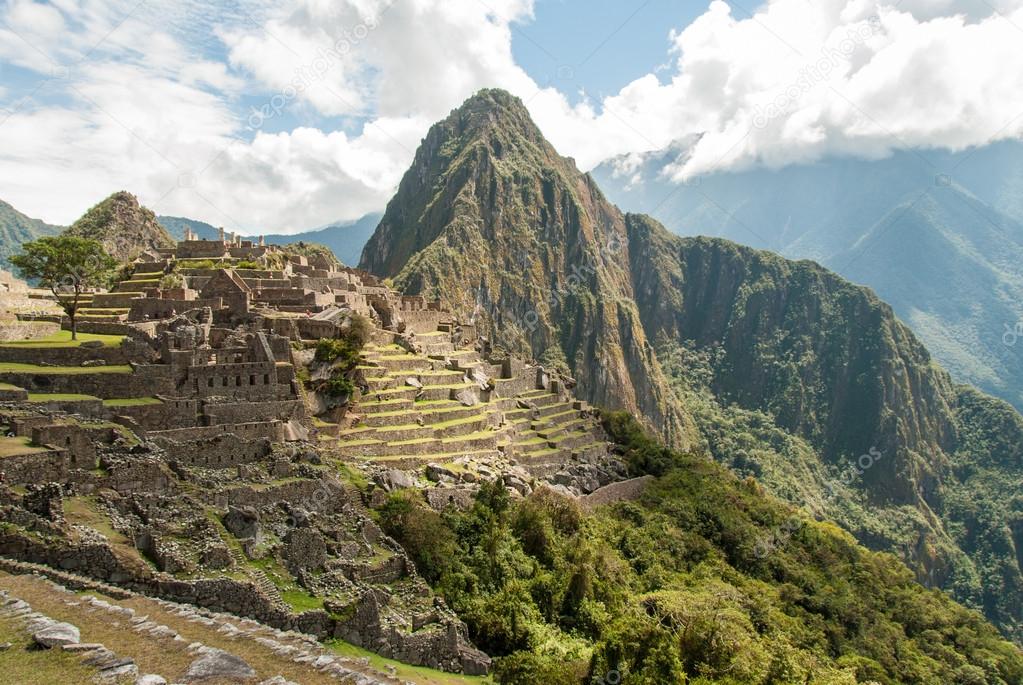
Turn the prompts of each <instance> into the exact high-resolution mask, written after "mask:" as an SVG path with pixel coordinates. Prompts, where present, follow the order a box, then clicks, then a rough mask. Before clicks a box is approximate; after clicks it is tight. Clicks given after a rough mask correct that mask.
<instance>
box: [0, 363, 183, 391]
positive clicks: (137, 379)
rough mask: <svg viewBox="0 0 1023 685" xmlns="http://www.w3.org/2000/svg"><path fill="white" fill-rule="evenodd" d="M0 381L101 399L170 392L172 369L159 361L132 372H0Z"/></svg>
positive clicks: (139, 366)
mask: <svg viewBox="0 0 1023 685" xmlns="http://www.w3.org/2000/svg"><path fill="white" fill-rule="evenodd" d="M0 382H4V383H11V384H13V385H16V386H18V387H20V388H25V389H26V390H28V391H30V392H39V393H71V394H83V395H93V396H95V397H99V398H102V399H113V398H134V397H152V396H154V395H158V394H160V395H173V394H174V390H175V383H174V379H173V369H171V368H170V367H168V366H163V365H159V364H140V365H138V366H136V367H135V370H134V372H133V373H104V372H97V373H75V374H68V373H37V372H32V371H5V372H0Z"/></svg>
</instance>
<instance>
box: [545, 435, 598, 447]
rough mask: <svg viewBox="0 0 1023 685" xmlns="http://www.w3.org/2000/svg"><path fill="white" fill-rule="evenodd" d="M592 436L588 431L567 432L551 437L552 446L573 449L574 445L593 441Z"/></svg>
mask: <svg viewBox="0 0 1023 685" xmlns="http://www.w3.org/2000/svg"><path fill="white" fill-rule="evenodd" d="M593 439H594V436H593V434H592V433H590V432H589V431H586V432H579V433H568V434H566V435H564V436H560V437H558V438H555V439H553V443H554V446H555V447H557V448H558V449H562V450H574V449H575V448H576V447H581V446H583V445H588V444H591V443H592V442H593Z"/></svg>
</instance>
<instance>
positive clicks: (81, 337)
mask: <svg viewBox="0 0 1023 685" xmlns="http://www.w3.org/2000/svg"><path fill="white" fill-rule="evenodd" d="M124 311H127V310H124ZM94 341H99V342H102V343H103V344H104V345H106V346H107V347H117V346H118V345H120V344H121V342H123V341H124V336H123V335H105V334H101V333H79V334H78V340H72V339H71V331H57V332H56V333H53V334H51V335H47V336H45V337H42V338H33V339H31V340H12V341H10V342H5V343H0V347H24V348H29V349H31V348H34V347H39V348H52V347H78V346H79V345H81V344H82V343H83V342H94Z"/></svg>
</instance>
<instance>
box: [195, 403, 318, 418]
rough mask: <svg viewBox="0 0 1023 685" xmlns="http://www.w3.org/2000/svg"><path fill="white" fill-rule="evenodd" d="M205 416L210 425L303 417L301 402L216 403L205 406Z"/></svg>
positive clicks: (303, 406)
mask: <svg viewBox="0 0 1023 685" xmlns="http://www.w3.org/2000/svg"><path fill="white" fill-rule="evenodd" d="M204 411H205V414H206V416H207V418H208V419H209V421H210V422H211V423H249V422H252V421H271V420H274V419H278V420H280V421H285V422H287V421H290V420H291V419H301V418H302V417H303V416H305V405H304V404H303V403H302V401H301V400H275V401H270V402H218V403H216V404H212V403H211V404H207V405H205V407H204Z"/></svg>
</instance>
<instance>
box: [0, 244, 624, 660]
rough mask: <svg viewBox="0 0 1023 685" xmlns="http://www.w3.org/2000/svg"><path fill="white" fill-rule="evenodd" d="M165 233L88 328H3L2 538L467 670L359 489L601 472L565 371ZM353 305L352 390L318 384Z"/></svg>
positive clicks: (450, 322)
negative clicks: (68, 338)
mask: <svg viewBox="0 0 1023 685" xmlns="http://www.w3.org/2000/svg"><path fill="white" fill-rule="evenodd" d="M186 237H187V238H189V239H186V240H185V241H182V242H179V243H178V244H177V246H176V247H174V248H169V249H166V250H160V251H159V252H158V253H157V254H151V255H146V256H144V257H142V258H141V259H140V260H139V261H138V262H137V263H136V264H135V265H134V270H133V273H132V275H131V276H130V277H129V278H127V279H126V280H123V281H121V282H120V283H118V284H117V285H116V286H115V287H113V288H112V289H111V290H110V291H109V292H104V293H99V292H97V293H93V294H92V295H91V297H89V298H88V301H87V303H86V305H85V306H84V308H83V309H82V310H81V313H80V315H79V316H80V323H79V325H78V329H79V331H80V332H83V333H92V334H96V337H97V340H92V341H86V342H83V343H81V344H79V345H67V346H45V345H40V346H38V347H36V346H32V345H24V344H19V345H0V423H2V425H3V426H4V427H5V435H4V436H3V437H0V455H2V456H0V479H2V480H0V513H2V516H0V519H2V520H3V521H4V522H5V523H4V524H3V526H2V527H0V556H3V557H7V558H9V559H13V560H18V561H20V562H30V563H36V564H44V565H46V566H47V567H52V568H57V569H61V570H62V571H63V572H69V573H73V574H80V575H81V576H87V577H90V578H93V579H97V580H100V581H104V582H108V583H112V584H116V585H119V586H121V587H124V588H126V589H129V590H132V591H135V592H140V593H144V594H147V595H150V596H154V597H160V598H163V599H166V600H170V601H175V602H183V603H188V604H192V605H195V606H199V607H204V608H206V609H210V610H213V611H223V612H228V613H233V614H236V615H239V616H245V617H249V618H253V619H256V620H258V621H260V622H262V623H265V624H267V625H269V626H273V627H275V628H280V629H284V630H297V631H301V632H303V633H308V634H310V635H314V636H316V637H317V638H320V639H326V638H341V639H343V640H345V641H348V642H350V643H353V644H356V645H359V646H362V647H365V648H367V649H371V650H373V651H376V652H378V653H379V654H381V655H383V656H387V657H392V658H395V659H398V660H401V661H404V662H407V663H410V664H415V665H425V666H430V667H434V668H439V669H443V670H448V671H454V672H462V673H469V674H480V673H485V672H487V670H488V669H489V665H490V659H489V657H487V655H485V654H483V653H482V652H480V651H479V650H477V649H475V648H474V647H473V646H472V644H471V643H470V642H469V639H468V636H467V633H466V629H465V626H464V625H463V624H462V623H461V622H460V621H459V620H458V619H457V617H455V616H454V614H453V613H452V612H451V611H450V610H448V609H447V608H446V607H445V606H444V603H443V601H442V600H441V599H440V598H439V597H435V596H433V594H432V592H431V590H430V589H429V587H428V586H427V585H426V583H425V582H424V581H423V580H422V579H421V578H420V577H419V576H418V574H417V572H416V569H415V567H414V565H413V564H412V562H411V561H410V560H409V559H408V557H407V556H406V555H405V553H404V552H403V550H402V549H401V547H400V546H399V545H398V544H397V543H395V542H394V541H393V540H392V539H390V538H389V537H388V536H387V535H385V534H384V533H383V531H381V530H380V528H379V527H378V526H377V525H376V524H375V523H374V521H373V518H372V517H371V516H370V514H369V508H368V507H370V506H373V505H375V504H379V503H380V502H381V501H382V499H383V498H385V497H386V496H387V493H388V492H390V491H393V490H395V489H401V488H409V487H416V488H420V489H421V490H422V492H423V494H424V496H425V498H426V500H427V502H428V503H429V504H430V505H431V506H433V507H435V508H437V509H443V508H445V507H448V506H456V507H463V506H468V505H469V504H470V503H471V501H472V496H473V494H474V492H475V490H476V489H477V488H478V484H479V483H480V482H482V481H484V480H495V479H501V480H502V481H503V483H504V485H505V487H507V488H508V490H509V492H510V493H511V494H512V495H513V496H515V497H520V496H526V495H528V494H529V493H531V492H532V491H533V490H534V489H536V488H541V487H546V488H550V489H552V490H555V491H557V492H560V493H561V494H562V495H564V496H566V497H584V496H589V497H591V498H592V497H598V498H599V497H600V496H601V495H600V493H601V492H604V493H609V492H613V491H614V490H613V488H612V489H608V488H609V486H611V485H612V484H614V483H619V482H621V481H624V480H625V479H626V472H625V468H624V465H623V464H622V462H621V461H620V459H619V458H618V457H617V455H616V454H615V453H614V452H613V450H612V449H611V448H610V445H609V444H608V443H607V441H606V439H605V437H604V435H603V433H602V430H601V429H600V426H599V422H598V421H597V420H596V418H595V414H594V412H593V411H592V410H591V409H590V408H589V407H588V406H587V405H586V404H585V403H583V402H580V401H578V400H576V399H575V398H574V397H573V395H572V392H571V388H572V385H573V381H572V379H570V378H567V377H564V376H561V375H559V374H557V373H555V372H551V371H548V370H546V369H544V368H543V367H541V366H538V365H534V364H529V363H527V362H526V361H524V360H520V359H516V358H514V357H511V356H508V355H506V354H501V353H499V352H495V351H494V350H492V349H491V346H490V345H489V344H488V343H487V341H485V340H481V339H479V338H478V336H477V334H476V331H475V329H474V328H473V327H472V326H471V325H466V324H462V323H460V322H458V321H456V320H455V319H454V318H453V317H452V315H451V314H450V313H449V312H447V311H446V310H445V309H444V308H443V307H442V306H441V305H440V303H438V302H428V301H426V300H425V299H424V298H421V297H407V296H402V295H400V294H398V293H396V292H394V291H393V290H392V289H390V288H389V287H387V286H386V285H385V284H384V283H383V282H381V281H379V280H378V279H376V278H375V277H373V276H372V275H370V274H368V273H365V272H362V271H358V270H356V269H350V268H347V267H344V266H342V265H340V264H339V263H337V262H336V261H334V260H332V259H330V258H328V257H325V256H319V255H318V256H313V257H305V256H301V255H295V254H289V253H288V252H286V251H285V250H283V249H282V248H279V247H277V246H273V245H265V244H263V241H259V243H258V244H253V243H252V242H250V241H240V240H238V239H236V238H235V239H230V240H224V239H222V240H199V239H196V238H195V236H194V235H191V234H189V235H187V236H186ZM356 315H360V316H363V317H366V318H367V319H369V321H370V322H371V328H372V331H371V340H370V341H369V342H368V343H367V344H366V345H365V346H364V348H363V350H362V354H361V359H360V361H359V363H358V365H357V366H356V367H355V368H354V369H352V370H351V371H350V373H351V375H352V379H353V384H354V387H355V391H354V392H353V393H352V395H351V396H350V397H348V398H347V401H342V402H333V403H331V402H327V401H325V400H324V398H323V397H322V396H320V394H319V393H318V392H316V391H315V390H314V389H313V388H311V387H307V383H305V382H304V379H307V378H315V377H318V376H320V375H322V374H323V373H327V372H329V371H330V369H329V366H330V365H329V364H325V363H323V362H318V361H316V359H315V357H314V354H313V349H314V348H315V344H316V342H317V341H318V340H320V339H321V338H335V337H339V336H341V335H343V334H344V332H345V331H346V330H347V327H348V326H350V325H351V321H352V318H353V317H354V316H356ZM57 320H58V321H60V319H59V318H58V319H57ZM61 323H63V324H64V325H66V324H67V322H66V321H63V322H61ZM103 336H106V338H104V337H103ZM118 336H119V337H118ZM111 341H114V342H111ZM352 473H361V474H362V476H361V477H360V478H359V481H360V482H362V481H365V482H368V483H369V485H368V487H359V488H357V487H355V486H354V485H353V482H354V481H353V480H352V478H351V476H350V474H352ZM593 493H596V494H593ZM606 496H610V495H605V497H606Z"/></svg>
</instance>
